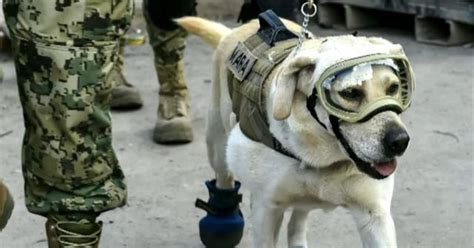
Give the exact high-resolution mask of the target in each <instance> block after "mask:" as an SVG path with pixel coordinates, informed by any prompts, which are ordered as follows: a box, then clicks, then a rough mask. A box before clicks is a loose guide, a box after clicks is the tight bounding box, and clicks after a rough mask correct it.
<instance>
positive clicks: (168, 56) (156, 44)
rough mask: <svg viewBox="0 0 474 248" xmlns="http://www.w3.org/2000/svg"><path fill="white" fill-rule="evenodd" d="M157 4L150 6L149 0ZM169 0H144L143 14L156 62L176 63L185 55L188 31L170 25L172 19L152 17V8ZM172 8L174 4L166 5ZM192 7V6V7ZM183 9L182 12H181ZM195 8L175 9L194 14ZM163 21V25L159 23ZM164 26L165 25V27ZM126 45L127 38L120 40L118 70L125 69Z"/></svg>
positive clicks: (178, 12) (176, 11) (183, 0)
mask: <svg viewBox="0 0 474 248" xmlns="http://www.w3.org/2000/svg"><path fill="white" fill-rule="evenodd" d="M151 1H153V4H155V5H156V6H151V7H150V6H149V2H150V3H151ZM167 1H169V0H144V1H143V15H144V16H145V20H146V23H147V31H148V35H149V41H150V45H151V46H152V48H153V52H154V55H155V56H154V57H155V64H157V65H158V64H176V63H177V62H178V61H180V60H181V59H183V57H184V49H185V48H186V37H187V35H188V34H187V32H186V31H185V30H184V29H183V28H181V27H178V26H169V24H168V23H167V22H169V21H170V20H166V19H164V20H163V19H159V20H156V21H152V20H151V18H150V14H156V13H150V9H151V8H160V7H162V6H161V5H163V4H165V2H167ZM180 1H181V2H186V3H188V4H193V3H195V0H180ZM164 7H166V8H170V7H173V6H164ZM191 9H192V8H191ZM180 11H181V12H180ZM195 11H196V10H195V9H192V10H188V11H182V10H174V11H171V12H174V13H175V14H176V16H185V15H194V14H195ZM160 22H162V23H161V24H162V25H157V24H160ZM163 26H164V27H163ZM125 45H126V42H125V39H124V38H122V39H121V40H120V49H119V55H118V56H119V58H118V59H117V61H118V63H117V64H116V66H117V70H119V71H123V66H124V63H125V54H124V47H125Z"/></svg>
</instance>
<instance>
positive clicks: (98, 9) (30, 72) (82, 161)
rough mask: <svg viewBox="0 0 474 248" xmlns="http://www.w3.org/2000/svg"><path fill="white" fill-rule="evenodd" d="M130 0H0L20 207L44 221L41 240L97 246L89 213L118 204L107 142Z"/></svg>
mask: <svg viewBox="0 0 474 248" xmlns="http://www.w3.org/2000/svg"><path fill="white" fill-rule="evenodd" d="M133 7H134V3H133V1H132V0H75V1H51V0H34V1H32V0H6V1H4V2H3V9H4V13H5V18H6V22H7V25H8V27H9V30H10V33H11V37H12V42H13V49H14V54H15V65H16V73H17V81H18V88H19V95H20V100H21V104H22V107H23V116H24V125H25V135H24V139H23V147H22V168H23V176H24V179H25V201H26V207H27V208H28V210H29V211H30V212H32V213H35V214H39V215H42V216H45V217H46V218H47V222H46V229H47V236H48V243H49V247H53V248H56V247H72V246H74V247H97V246H98V243H99V239H100V233H101V229H102V223H101V222H96V217H97V216H98V215H99V214H100V213H103V212H105V211H107V210H111V209H114V208H117V207H120V206H123V205H124V204H125V203H126V198H127V187H126V184H125V181H124V175H123V173H122V170H121V169H120V166H119V164H118V161H117V158H116V156H115V153H114V150H113V148H112V142H111V117H110V113H109V108H110V107H109V105H110V100H111V91H112V89H113V88H114V86H115V85H114V84H115V81H114V80H108V77H109V76H110V75H111V70H112V69H113V68H114V63H115V62H116V60H117V49H118V45H117V44H118V42H117V40H118V39H119V37H121V36H122V35H123V34H124V33H125V32H126V30H127V29H128V27H129V25H130V22H131V19H132V16H133V9H134V8H133Z"/></svg>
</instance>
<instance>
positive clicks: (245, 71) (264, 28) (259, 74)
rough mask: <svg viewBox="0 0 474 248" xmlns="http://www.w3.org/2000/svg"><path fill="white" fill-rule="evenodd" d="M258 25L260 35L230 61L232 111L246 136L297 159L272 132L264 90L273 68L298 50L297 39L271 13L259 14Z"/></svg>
mask: <svg viewBox="0 0 474 248" xmlns="http://www.w3.org/2000/svg"><path fill="white" fill-rule="evenodd" d="M259 21H260V29H259V31H258V32H257V33H256V34H254V35H252V36H251V37H250V38H248V39H247V40H245V41H244V42H241V43H239V44H238V45H237V47H236V48H235V49H234V51H233V52H232V54H231V56H230V57H229V59H228V61H227V68H228V69H229V71H230V72H231V73H229V77H228V87H229V93H230V97H231V99H232V111H233V112H234V113H235V115H236V117H237V121H238V122H239V124H240V129H241V130H242V133H244V135H245V136H247V137H248V138H250V139H251V140H254V141H257V142H261V143H263V144H265V145H266V146H268V147H270V148H272V149H273V150H275V151H278V152H280V153H282V154H284V155H286V156H290V157H294V155H293V154H291V153H290V152H289V151H287V150H286V149H285V148H284V147H283V146H282V145H281V143H280V142H279V141H278V140H277V139H276V138H275V137H274V136H273V135H272V134H271V132H270V130H269V125H268V120H267V112H266V109H265V99H264V96H263V88H264V83H265V80H266V79H267V77H268V75H269V74H270V73H271V72H272V70H273V68H275V66H276V65H278V64H279V63H281V62H282V61H283V60H284V59H285V58H286V57H287V56H288V55H289V54H290V52H291V51H292V50H293V48H294V47H296V45H297V44H298V36H297V35H296V34H294V33H292V32H291V31H289V30H288V29H287V28H286V26H285V25H284V24H283V23H282V22H281V20H280V19H279V18H278V16H276V14H275V13H274V12H273V11H271V10H268V11H266V12H264V13H262V14H260V15H259Z"/></svg>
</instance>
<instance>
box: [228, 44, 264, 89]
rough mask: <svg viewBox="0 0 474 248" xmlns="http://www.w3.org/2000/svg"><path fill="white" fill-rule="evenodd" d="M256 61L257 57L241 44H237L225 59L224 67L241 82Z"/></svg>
mask: <svg viewBox="0 0 474 248" xmlns="http://www.w3.org/2000/svg"><path fill="white" fill-rule="evenodd" d="M256 61H257V57H256V56H255V55H253V53H252V52H251V51H250V50H249V49H248V48H247V47H246V46H245V45H244V44H243V43H242V42H239V44H238V45H237V47H236V48H235V49H234V51H233V52H232V54H231V55H230V57H229V58H228V59H227V62H226V65H227V68H229V70H230V71H232V73H233V74H234V76H235V77H236V78H237V79H239V80H240V81H242V80H244V78H245V77H246V76H247V75H248V74H249V72H250V71H251V70H252V67H253V65H254V64H255V62H256Z"/></svg>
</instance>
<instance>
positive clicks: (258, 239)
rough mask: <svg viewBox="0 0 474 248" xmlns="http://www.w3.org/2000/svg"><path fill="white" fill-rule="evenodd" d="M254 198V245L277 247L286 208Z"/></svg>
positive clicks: (258, 247) (257, 246) (258, 246)
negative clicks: (256, 200) (270, 204)
mask: <svg viewBox="0 0 474 248" xmlns="http://www.w3.org/2000/svg"><path fill="white" fill-rule="evenodd" d="M252 198H253V197H252ZM253 200H254V198H253V199H252V221H253V241H254V243H253V247H254V248H275V247H276V244H277V241H278V233H279V230H280V226H281V222H282V220H283V214H284V212H285V210H284V209H283V208H280V207H277V206H268V205H269V204H263V203H262V202H261V201H258V202H255V201H253Z"/></svg>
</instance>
